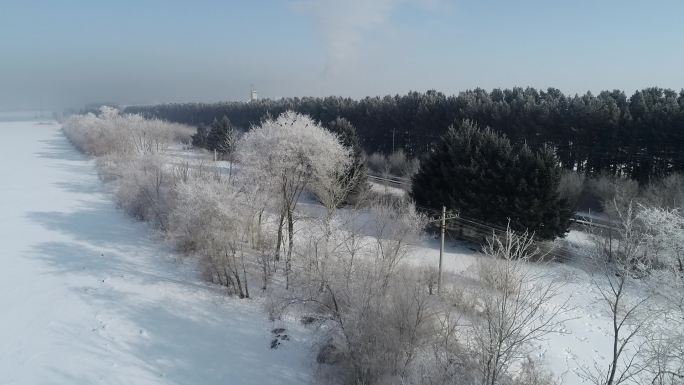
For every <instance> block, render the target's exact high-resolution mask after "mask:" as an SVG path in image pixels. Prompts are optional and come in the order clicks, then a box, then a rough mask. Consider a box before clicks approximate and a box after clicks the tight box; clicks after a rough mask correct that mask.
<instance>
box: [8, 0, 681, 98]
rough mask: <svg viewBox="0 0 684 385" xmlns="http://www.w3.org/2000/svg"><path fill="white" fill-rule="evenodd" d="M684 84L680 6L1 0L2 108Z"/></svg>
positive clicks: (611, 0) (457, 0)
mask: <svg viewBox="0 0 684 385" xmlns="http://www.w3.org/2000/svg"><path fill="white" fill-rule="evenodd" d="M252 83H253V84H254V85H255V87H256V88H257V90H258V91H259V94H260V96H261V97H272V98H275V97H280V96H302V95H315V96H320V95H343V96H353V97H360V96H365V95H382V94H387V93H392V94H393V93H405V92H407V91H409V90H419V91H423V90H427V89H437V90H439V91H443V92H445V93H448V94H452V93H457V92H458V91H460V90H464V89H468V88H473V87H477V86H480V87H484V88H487V89H489V88H493V87H512V86H516V85H519V86H528V85H529V86H535V87H544V88H545V87H549V86H553V87H557V88H560V89H561V90H562V91H564V92H566V93H576V92H585V91H587V90H592V91H596V90H601V89H613V88H620V89H624V90H626V91H627V92H632V91H633V90H635V89H637V88H642V87H647V86H654V85H657V86H661V87H668V88H675V89H680V88H682V87H684V1H682V0H671V1H657V0H654V1H646V0H642V1H630V0H568V1H551V0H545V1H525V0H519V1H514V0H497V1H495V0H491V1H486V0H253V1H247V0H241V1H237V0H235V1H231V0H224V1H202V0H196V1H170V0H165V1H162V0H136V1H132V0H131V1H114V0H108V1H100V0H88V1H86V0H82V1H78V0H61V1H57V0H54V1H29V0H23V1H19V0H0V110H7V109H20V108H39V107H43V108H61V107H65V106H82V105H83V104H85V103H88V102H117V103H122V104H139V103H157V102H170V101H216V100H243V99H245V98H246V97H247V94H248V91H249V87H250V84H252Z"/></svg>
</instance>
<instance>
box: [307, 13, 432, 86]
mask: <svg viewBox="0 0 684 385" xmlns="http://www.w3.org/2000/svg"><path fill="white" fill-rule="evenodd" d="M440 2H441V0H299V1H297V2H296V3H295V5H296V7H297V8H298V9H300V10H301V11H303V12H305V13H306V14H308V15H310V16H311V17H312V18H313V19H314V22H315V23H316V26H317V28H318V30H319V32H320V34H321V39H322V41H323V44H324V49H325V54H326V68H325V72H326V74H327V73H331V74H335V73H336V72H338V71H339V70H341V69H343V68H345V67H347V66H348V65H350V64H352V63H353V62H354V61H355V60H356V59H357V55H358V52H359V48H360V46H361V45H362V44H363V40H364V39H365V38H366V37H367V35H368V34H370V33H372V32H375V31H377V30H378V29H380V28H383V27H386V26H388V25H389V23H390V22H391V20H390V18H391V15H392V12H393V11H394V10H395V9H396V8H397V7H399V6H401V5H415V6H420V7H435V6H436V5H437V4H438V3H440Z"/></svg>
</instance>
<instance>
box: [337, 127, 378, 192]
mask: <svg viewBox="0 0 684 385" xmlns="http://www.w3.org/2000/svg"><path fill="white" fill-rule="evenodd" d="M328 130H330V131H331V132H332V133H334V134H336V135H337V136H338V137H339V138H340V142H342V145H344V146H345V147H347V148H348V149H350V150H351V153H352V162H351V164H350V165H349V168H348V169H347V171H346V172H345V175H344V176H343V178H345V179H348V180H353V183H354V186H353V187H352V189H351V190H350V191H351V193H350V197H348V199H347V200H349V198H352V197H358V196H359V195H361V194H363V193H365V192H367V190H368V189H369V188H370V187H369V185H368V171H367V170H366V164H365V163H364V161H363V157H362V150H361V143H360V142H359V136H358V135H357V133H356V128H354V126H353V125H352V124H351V123H350V122H349V121H348V120H347V119H345V118H340V117H338V118H337V119H335V120H333V121H331V122H330V123H328Z"/></svg>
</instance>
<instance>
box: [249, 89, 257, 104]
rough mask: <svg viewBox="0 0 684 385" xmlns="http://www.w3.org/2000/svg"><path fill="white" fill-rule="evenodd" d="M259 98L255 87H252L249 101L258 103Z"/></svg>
mask: <svg viewBox="0 0 684 385" xmlns="http://www.w3.org/2000/svg"><path fill="white" fill-rule="evenodd" d="M257 98H258V95H257V92H256V90H255V89H254V85H251V87H250V92H249V101H250V102H256V100H257Z"/></svg>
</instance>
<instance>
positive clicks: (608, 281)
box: [580, 199, 653, 385]
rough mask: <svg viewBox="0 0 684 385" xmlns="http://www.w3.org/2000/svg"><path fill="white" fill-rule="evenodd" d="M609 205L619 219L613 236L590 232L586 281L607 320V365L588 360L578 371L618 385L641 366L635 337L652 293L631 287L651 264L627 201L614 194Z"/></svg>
mask: <svg viewBox="0 0 684 385" xmlns="http://www.w3.org/2000/svg"><path fill="white" fill-rule="evenodd" d="M613 209H614V211H615V213H616V214H615V215H616V216H617V218H618V219H619V220H618V222H617V224H618V229H617V231H616V233H617V234H616V237H613V236H611V237H606V236H605V234H595V235H594V237H593V238H594V248H593V251H592V252H591V254H590V262H591V264H592V266H591V267H592V269H593V274H592V284H593V285H594V287H595V288H596V289H597V290H598V292H599V294H600V300H601V302H602V303H603V304H604V307H605V308H606V310H608V312H609V314H610V316H611V324H612V328H611V329H612V330H611V331H612V343H611V354H610V360H609V362H608V365H607V366H605V367H603V368H602V367H601V366H600V365H599V364H598V363H594V367H593V368H592V369H588V368H582V370H581V373H580V375H581V376H582V377H584V378H585V379H586V380H588V381H590V382H592V383H594V384H596V385H619V384H623V383H626V382H629V381H634V380H636V379H638V376H639V375H640V373H642V372H643V371H644V370H645V369H646V368H647V364H646V362H645V358H646V354H645V351H644V347H645V345H644V344H643V340H640V339H639V338H640V337H645V334H646V333H645V332H646V331H647V329H648V326H649V324H650V321H651V319H652V315H651V314H650V312H649V308H648V305H649V303H650V301H651V299H652V297H653V296H652V294H651V293H650V292H648V291H645V290H635V289H637V288H638V287H639V286H640V285H639V283H640V282H639V281H640V279H642V278H644V277H645V276H646V275H647V274H648V271H649V269H650V266H651V265H652V256H651V255H650V253H649V250H648V248H647V247H646V245H647V243H646V238H645V236H644V233H643V231H642V230H641V228H640V227H639V224H638V221H637V216H636V213H635V211H634V209H633V205H632V204H631V203H628V204H627V205H626V208H624V209H623V208H622V207H621V204H620V203H618V200H617V199H616V200H615V201H614V206H613ZM611 231H613V230H611ZM614 238H617V239H614ZM630 289H632V290H630Z"/></svg>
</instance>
